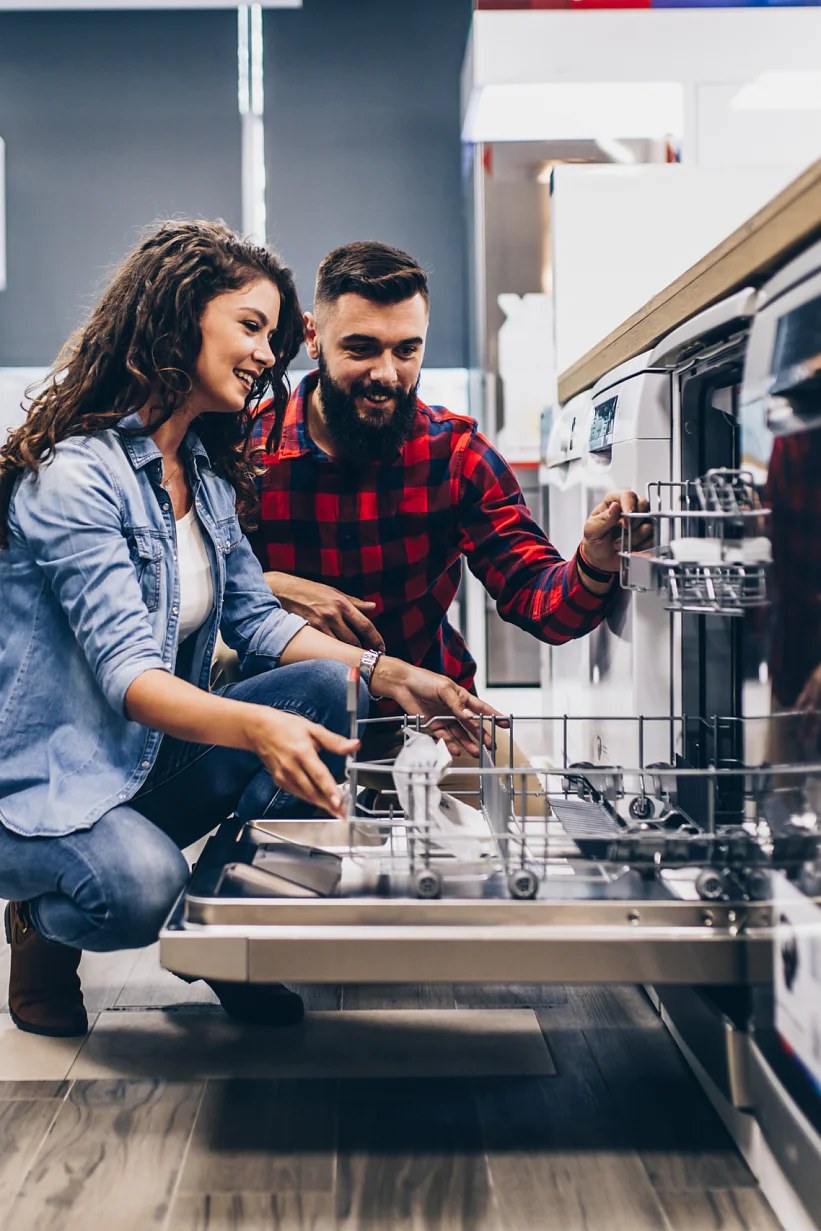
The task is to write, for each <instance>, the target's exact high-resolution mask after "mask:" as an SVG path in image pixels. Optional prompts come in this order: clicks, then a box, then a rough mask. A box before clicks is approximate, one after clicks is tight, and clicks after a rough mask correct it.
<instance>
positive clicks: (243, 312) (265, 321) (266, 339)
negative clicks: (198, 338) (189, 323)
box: [188, 278, 281, 414]
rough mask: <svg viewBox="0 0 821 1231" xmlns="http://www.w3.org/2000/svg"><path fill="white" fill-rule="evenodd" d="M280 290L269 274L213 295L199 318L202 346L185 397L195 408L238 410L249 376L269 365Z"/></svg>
mask: <svg viewBox="0 0 821 1231" xmlns="http://www.w3.org/2000/svg"><path fill="white" fill-rule="evenodd" d="M280 302H281V301H280V294H279V291H278V290H277V288H276V286H275V285H274V283H273V282H271V281H269V280H268V278H257V279H255V280H254V281H252V282H248V283H246V285H245V286H243V287H240V289H239V290H238V291H225V292H223V293H222V294H221V295H215V296H214V298H213V299H211V300H210V301H209V302H208V303H207V304H206V307H205V311H204V312H203V314H202V318H201V320H200V329H201V331H202V346H201V347H200V353H199V356H198V358H197V365H196V368H195V369H194V388H193V390H192V392H191V396H190V398H189V401H188V405H189V408H190V409H191V410H194V411H195V413H196V414H203V413H206V412H214V411H216V412H218V413H223V414H225V413H228V414H237V413H238V412H239V411H241V410H242V409H243V407H244V406H245V403H246V401H247V399H248V395H249V394H250V392H251V390H252V389H253V387H254V382H255V381H256V380H257V378H258V377H259V376H261V375H262V373H263V372H264V371H265V369H266V368H270V367H272V366H273V363H274V360H275V355H274V352H273V350H272V343H273V339H274V335H275V333H276V328H277V324H278V322H279V310H280Z"/></svg>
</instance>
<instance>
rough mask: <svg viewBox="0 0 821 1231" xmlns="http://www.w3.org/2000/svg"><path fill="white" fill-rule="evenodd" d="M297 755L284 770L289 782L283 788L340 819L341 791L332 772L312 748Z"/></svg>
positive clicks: (341, 807) (341, 806)
mask: <svg viewBox="0 0 821 1231" xmlns="http://www.w3.org/2000/svg"><path fill="white" fill-rule="evenodd" d="M297 756H298V760H295V761H294V762H293V763H292V765H291V766H290V768H289V769H288V771H286V776H287V778H288V780H289V784H288V785H286V786H285V789H286V790H288V791H291V792H292V793H293V794H295V795H298V796H299V797H300V799H304V800H306V801H307V802H308V803H309V804H313V805H314V806H316V807H318V808H321V809H322V810H323V811H325V812H330V813H331V815H332V816H336V817H339V818H340V819H341V818H342V817H343V816H344V809H343V801H342V792H341V791H340V788H339V787H338V786H337V784H336V783H335V782H334V778H333V774H332V773H331V772H330V771H329V769H328V768H327V766H326V765H324V764H323V762H322V761H320V759H319V757H318V756H317V755H316V753H315V752H314V751H313V749H304V750H302V753H301V755H299V753H298V754H297ZM283 785H284V784H283Z"/></svg>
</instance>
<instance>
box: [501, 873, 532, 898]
mask: <svg viewBox="0 0 821 1231" xmlns="http://www.w3.org/2000/svg"><path fill="white" fill-rule="evenodd" d="M507 887H508V889H509V890H510V896H511V897H512V898H516V899H517V900H518V901H520V902H524V901H526V900H527V899H528V898H535V896H536V894H537V893H538V892H539V878H538V876H537V875H536V873H535V872H531V871H530V869H529V868H518V869H517V871H515V872H511V874H510V876H509V877H508V878H507Z"/></svg>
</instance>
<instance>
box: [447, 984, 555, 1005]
mask: <svg viewBox="0 0 821 1231" xmlns="http://www.w3.org/2000/svg"><path fill="white" fill-rule="evenodd" d="M453 991H454V995H455V997H456V1007H457V1008H459V1009H538V1008H555V1007H557V1006H558V1005H564V1004H567V991H566V989H565V988H564V987H563V986H562V985H561V984H556V983H509V984H506V985H505V984H497V983H491V984H488V985H487V986H485V985H483V984H481V983H457V984H455V985H454V988H453Z"/></svg>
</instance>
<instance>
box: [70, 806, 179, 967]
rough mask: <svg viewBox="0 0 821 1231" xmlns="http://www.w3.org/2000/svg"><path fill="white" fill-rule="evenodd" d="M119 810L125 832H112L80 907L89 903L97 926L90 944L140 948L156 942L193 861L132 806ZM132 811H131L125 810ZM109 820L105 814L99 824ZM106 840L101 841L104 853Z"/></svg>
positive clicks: (90, 915) (77, 902) (77, 901)
mask: <svg viewBox="0 0 821 1231" xmlns="http://www.w3.org/2000/svg"><path fill="white" fill-rule="evenodd" d="M117 812H118V813H120V816H119V818H118V822H119V823H118V829H119V832H118V833H116V835H115V834H113V833H111V832H109V834H108V835H107V838H108V841H106V842H105V845H106V846H107V847H109V848H110V849H108V850H106V851H105V853H104V856H103V857H102V858H98V859H97V860H96V866H95V869H94V871H95V875H94V877H93V878H92V879H93V884H92V883H91V879H90V881H89V884H88V892H87V893H86V894H83V892H82V891H81V892H80V893H79V895H78V896H77V898H76V899H75V905H76V906H77V907H78V908H79V909H80V910H83V909H84V908H87V915H88V921H89V925H90V928H91V929H92V930H93V935H91V936H90V937H89V939H88V940H87V941H86V942H85V943H84V945H83V947H84V948H89V949H98V950H111V949H138V948H142V946H144V945H149V944H152V943H153V942H154V941H155V940H156V939H157V935H158V933H159V930H160V928H161V927H162V925H163V923H164V921H165V919H166V918H167V917H168V914H169V912H170V911H171V908H172V906H173V905H174V903H175V901H176V900H177V898H178V897H179V895H180V893H181V892H182V890H183V889H184V887H185V885H186V883H187V881H188V875H189V869H188V864H187V863H186V861H185V858H184V857H183V855H182V852H181V851H180V850H178V848H177V847H176V846H175V844H174V843H173V842H172V841H171V839H170V838H168V837H167V836H166V835H165V834H164V833H163V832H162V831H161V830H160V829H158V828H157V827H156V826H155V825H153V824H152V823H151V822H150V821H148V820H146V819H145V818H144V817H141V816H139V815H138V814H137V813H134V812H132V810H131V809H117ZM126 812H127V813H128V816H124V815H122V814H123V813H126ZM108 815H109V817H111V816H112V815H113V814H108ZM130 819H131V820H133V821H134V823H133V824H129V823H128V821H129V820H130ZM107 821H108V817H104V818H102V820H101V821H98V825H104V824H107ZM102 836H103V835H102V833H100V838H102ZM112 839H113V840H112ZM102 845H103V843H102V842H98V844H97V848H96V853H97V854H98V855H100V854H101V853H102V852H101V847H102ZM84 898H88V901H84V900H83V899H84Z"/></svg>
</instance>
